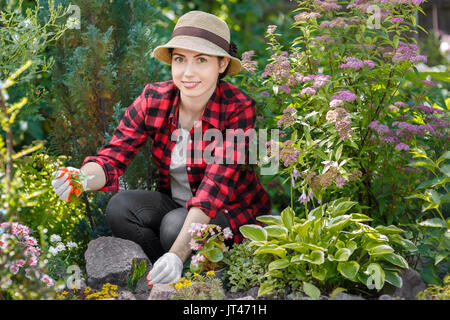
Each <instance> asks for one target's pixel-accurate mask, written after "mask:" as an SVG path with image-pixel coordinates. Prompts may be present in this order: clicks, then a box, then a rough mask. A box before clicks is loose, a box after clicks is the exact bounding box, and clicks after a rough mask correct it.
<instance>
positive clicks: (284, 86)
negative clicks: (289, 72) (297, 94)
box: [279, 83, 291, 94]
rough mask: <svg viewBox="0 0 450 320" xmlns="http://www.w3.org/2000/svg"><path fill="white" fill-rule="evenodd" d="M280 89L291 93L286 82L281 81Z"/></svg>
mask: <svg viewBox="0 0 450 320" xmlns="http://www.w3.org/2000/svg"><path fill="white" fill-rule="evenodd" d="M279 88H280V89H281V90H283V91H284V93H286V94H289V93H291V88H289V86H288V84H287V83H283V84H282V85H281V86H280V87H279Z"/></svg>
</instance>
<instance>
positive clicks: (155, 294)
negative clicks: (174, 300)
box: [148, 283, 176, 300]
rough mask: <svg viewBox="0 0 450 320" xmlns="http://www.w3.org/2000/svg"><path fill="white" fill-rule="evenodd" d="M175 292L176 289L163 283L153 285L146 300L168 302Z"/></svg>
mask: <svg viewBox="0 0 450 320" xmlns="http://www.w3.org/2000/svg"><path fill="white" fill-rule="evenodd" d="M175 291H176V289H175V288H174V287H173V286H170V285H168V284H164V283H155V284H154V285H153V287H152V290H151V292H150V296H149V297H148V300H170V297H171V296H172V295H173V294H174V293H175Z"/></svg>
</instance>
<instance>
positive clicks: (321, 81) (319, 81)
mask: <svg viewBox="0 0 450 320" xmlns="http://www.w3.org/2000/svg"><path fill="white" fill-rule="evenodd" d="M310 77H312V78H313V80H314V82H313V85H314V87H318V88H320V87H323V86H324V85H325V84H326V83H327V82H328V81H329V80H330V78H331V76H329V75H325V74H316V75H310Z"/></svg>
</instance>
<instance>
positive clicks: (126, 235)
mask: <svg viewBox="0 0 450 320" xmlns="http://www.w3.org/2000/svg"><path fill="white" fill-rule="evenodd" d="M187 213H188V211H187V209H186V208H185V207H182V206H180V205H179V204H178V203H177V202H175V201H174V200H173V199H172V198H171V197H170V196H168V195H167V194H165V193H162V192H159V191H147V190H127V191H121V192H118V193H116V194H115V195H114V196H113V197H112V198H111V199H110V200H109V202H108V205H107V207H106V221H107V223H108V225H109V227H110V228H111V231H112V234H113V236H114V237H118V238H122V239H127V240H131V241H133V242H135V243H137V244H139V245H140V246H141V248H142V249H143V250H144V252H145V254H146V255H147V257H148V258H149V259H150V261H151V262H152V263H154V262H155V261H156V260H157V259H158V258H159V257H160V256H162V255H163V254H164V253H165V252H167V251H169V249H170V248H171V247H172V244H173V243H174V242H175V240H176V238H177V236H178V234H179V233H180V230H181V228H182V226H183V223H184V220H185V219H186V216H187ZM210 223H211V224H217V225H220V226H221V227H222V228H226V227H230V225H229V222H228V219H227V218H226V217H225V215H224V214H223V213H222V212H219V213H218V214H217V216H216V217H215V218H214V219H212V220H211V221H210ZM228 245H229V244H228Z"/></svg>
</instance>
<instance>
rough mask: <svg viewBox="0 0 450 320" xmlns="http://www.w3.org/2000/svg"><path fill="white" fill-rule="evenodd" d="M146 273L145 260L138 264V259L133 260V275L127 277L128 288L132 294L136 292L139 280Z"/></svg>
mask: <svg viewBox="0 0 450 320" xmlns="http://www.w3.org/2000/svg"><path fill="white" fill-rule="evenodd" d="M146 271H147V262H146V261H145V260H141V261H140V262H139V264H138V263H137V259H136V258H133V268H132V270H131V274H130V275H128V276H127V286H128V289H130V291H131V292H134V291H135V290H136V285H137V283H138V280H139V279H140V278H142V277H143V276H144V275H145V272H146Z"/></svg>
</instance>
